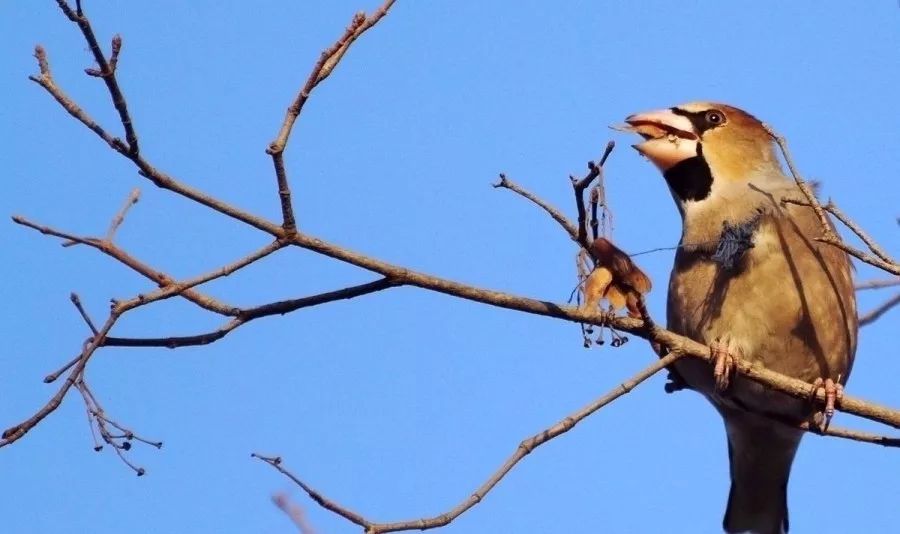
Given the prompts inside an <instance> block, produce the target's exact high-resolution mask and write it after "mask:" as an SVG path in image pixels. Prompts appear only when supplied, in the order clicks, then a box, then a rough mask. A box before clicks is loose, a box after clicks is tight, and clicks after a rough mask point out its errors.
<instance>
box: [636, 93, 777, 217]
mask: <svg viewBox="0 0 900 534" xmlns="http://www.w3.org/2000/svg"><path fill="white" fill-rule="evenodd" d="M625 122H626V123H627V126H626V127H625V129H627V130H629V131H632V132H634V133H637V134H638V135H640V136H641V137H643V138H644V142H642V143H638V144H636V145H633V146H634V148H635V149H636V150H637V151H638V152H640V153H641V154H643V155H644V156H646V157H647V158H648V159H649V160H650V161H652V162H653V163H654V164H655V165H656V166H657V167H658V168H659V170H660V171H661V172H662V174H663V176H664V177H665V179H666V182H667V183H668V184H669V188H670V189H671V190H672V194H673V196H674V197H675V199H676V202H678V204H679V209H680V210H681V211H682V213H684V210H685V208H686V207H687V206H688V205H690V204H701V203H705V201H707V200H714V198H711V197H716V196H717V195H718V196H721V195H724V196H726V197H732V196H734V195H731V194H729V191H734V192H740V193H745V192H746V188H747V185H748V184H749V183H751V182H766V181H769V180H773V179H782V177H783V174H782V171H781V166H780V164H779V162H778V158H777V156H776V155H775V150H774V145H773V141H772V139H771V137H770V135H769V133H768V132H767V131H766V129H765V127H764V126H763V124H762V122H760V121H759V120H758V119H757V118H756V117H754V116H752V115H750V114H749V113H747V112H745V111H742V110H740V109H738V108H735V107H732V106H728V105H725V104H715V103H711V102H691V103H689V104H682V105H679V106H675V107H672V108H669V109H663V110H657V111H648V112H645V113H635V114H634V115H631V116H629V117H628V118H626V119H625Z"/></svg>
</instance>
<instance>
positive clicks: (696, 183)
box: [663, 143, 713, 202]
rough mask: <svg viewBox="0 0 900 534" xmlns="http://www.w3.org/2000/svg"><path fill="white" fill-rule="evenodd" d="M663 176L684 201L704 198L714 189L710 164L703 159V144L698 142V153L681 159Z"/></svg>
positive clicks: (676, 194)
mask: <svg viewBox="0 0 900 534" xmlns="http://www.w3.org/2000/svg"><path fill="white" fill-rule="evenodd" d="M663 177H664V178H665V179H666V182H667V183H668V184H669V187H671V188H672V191H674V192H675V196H677V197H678V198H679V199H681V200H682V201H683V202H686V201H688V200H694V201H697V200H703V199H704V198H706V197H708V196H709V192H710V190H712V182H713V177H712V172H711V171H710V170H709V164H707V163H706V160H705V159H703V145H702V144H700V143H697V155H696V156H694V157H693V158H688V159H686V160H683V161H679V162H678V163H676V164H675V165H674V166H672V168H670V169H669V170H667V171H666V172H664V173H663Z"/></svg>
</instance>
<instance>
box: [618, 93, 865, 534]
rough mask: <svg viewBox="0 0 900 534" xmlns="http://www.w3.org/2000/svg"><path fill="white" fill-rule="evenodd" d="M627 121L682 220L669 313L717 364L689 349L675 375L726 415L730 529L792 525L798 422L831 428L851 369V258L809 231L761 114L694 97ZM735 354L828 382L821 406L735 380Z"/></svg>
mask: <svg viewBox="0 0 900 534" xmlns="http://www.w3.org/2000/svg"><path fill="white" fill-rule="evenodd" d="M625 123H626V126H625V128H626V129H627V130H629V131H631V132H633V133H636V134H638V135H640V136H641V137H642V138H643V142H641V143H638V144H635V145H633V147H634V148H635V149H636V150H637V151H638V152H639V153H640V154H641V155H643V156H644V157H646V158H647V159H648V160H649V161H650V162H652V163H653V164H654V165H655V166H656V167H657V168H658V170H659V171H660V172H661V173H662V175H663V178H664V179H665V182H666V184H667V185H668V188H669V191H670V192H671V194H672V197H673V199H674V201H675V205H676V207H677V209H678V212H679V214H680V215H681V221H682V233H681V240H680V242H679V245H678V248H677V252H676V253H675V260H674V265H673V268H672V272H671V275H670V278H669V287H668V297H667V313H666V319H667V324H668V328H669V329H670V330H672V331H673V332H675V333H678V334H681V335H683V336H686V337H688V338H691V339H693V340H695V341H697V342H700V343H703V344H705V345H707V346H709V348H710V355H711V359H710V362H706V361H703V360H700V359H696V358H682V359H681V360H679V361H677V362H676V364H675V372H676V373H677V375H678V377H679V378H680V379H681V380H683V382H684V384H686V386H687V387H688V388H689V389H693V390H696V391H698V392H699V393H701V394H702V395H704V396H705V397H706V398H707V399H708V400H709V401H710V402H711V404H712V405H713V406H714V407H715V408H716V410H717V411H718V412H719V414H720V415H721V416H722V418H723V420H724V424H725V430H726V436H727V442H728V458H729V472H730V477H731V487H730V491H729V494H728V501H727V506H726V511H725V515H724V519H723V521H722V528H723V529H724V530H725V531H726V532H728V533H736V532H753V533H756V534H781V533H786V532H788V529H789V522H788V506H787V483H788V478H789V476H790V471H791V465H792V463H793V461H794V457H795V454H796V452H797V448H798V446H799V444H800V441H801V438H802V437H803V435H804V433H805V432H804V431H803V430H801V429H800V425H801V424H802V423H804V422H810V421H813V422H814V423H815V424H816V425H820V426H821V428H825V427H826V426H827V424H828V422H829V421H830V418H831V415H832V414H833V413H834V404H835V403H836V402H839V401H840V398H841V396H842V394H843V385H844V384H845V383H846V381H847V378H848V377H849V375H850V371H851V368H852V366H853V358H854V356H855V352H856V341H857V334H858V328H859V327H858V320H857V311H856V300H855V295H854V289H853V280H852V278H853V267H852V265H851V263H850V259H849V257H848V256H847V254H846V253H845V252H844V251H842V250H840V249H839V248H837V247H834V246H832V245H829V244H826V243H822V242H819V241H816V240H815V238H816V237H818V236H821V235H822V231H823V228H822V221H821V219H820V218H819V217H818V216H817V214H816V213H815V211H814V210H813V208H812V207H811V206H810V204H809V202H805V203H804V202H803V200H805V199H806V198H807V197H805V196H804V194H803V192H802V190H801V189H800V187H799V184H798V183H797V182H796V181H795V180H793V179H792V178H791V177H789V176H788V175H787V174H786V173H785V172H784V170H783V167H782V165H781V163H780V160H779V158H778V153H777V152H776V143H775V139H774V138H773V134H772V133H771V131H770V130H769V129H768V128H767V127H766V126H765V125H764V124H763V123H762V122H761V121H760V120H759V119H757V118H756V117H754V116H753V115H751V114H749V113H747V112H745V111H743V110H741V109H738V108H736V107H733V106H730V105H726V104H719V103H713V102H691V103H687V104H682V105H678V106H675V107H671V108H667V109H660V110H655V111H648V112H643V113H636V114H633V115H630V116H629V117H627V118H626V119H625ZM785 199H788V200H790V199H794V200H796V201H798V202H795V203H790V202H785ZM829 224H830V221H829ZM735 358H742V359H745V360H747V361H749V362H751V363H753V364H754V365H761V366H764V367H765V368H766V369H769V370H772V371H776V372H778V373H782V374H785V375H787V376H790V377H793V378H797V379H800V380H803V381H806V382H809V383H811V384H813V385H814V386H815V387H816V389H812V391H814V392H819V391H822V390H823V389H824V392H825V397H826V402H825V406H824V409H822V407H821V405H817V403H816V402H815V399H814V397H811V398H810V399H809V400H802V399H797V398H794V397H790V396H787V395H785V394H783V393H780V392H776V391H773V390H771V389H767V388H765V387H764V386H762V385H761V384H758V383H755V382H753V381H751V380H750V379H748V378H745V377H742V376H733V375H734V373H733V366H734V360H735Z"/></svg>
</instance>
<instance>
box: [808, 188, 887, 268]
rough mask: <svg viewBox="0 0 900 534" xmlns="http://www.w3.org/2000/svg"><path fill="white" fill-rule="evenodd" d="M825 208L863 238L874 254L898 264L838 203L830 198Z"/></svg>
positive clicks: (883, 259)
mask: <svg viewBox="0 0 900 534" xmlns="http://www.w3.org/2000/svg"><path fill="white" fill-rule="evenodd" d="M825 210H826V211H827V212H828V213H831V214H832V215H834V216H835V217H836V218H837V220H839V221H841V222H842V223H844V226H846V227H847V228H849V229H850V230H851V231H852V232H853V233H854V234H856V235H857V236H858V237H859V238H860V239H861V240H862V242H863V243H865V244H866V246H867V247H869V250H871V251H872V253H873V254H875V255H876V256H878V258H880V259H881V260H882V261H884V262H885V263H890V264H893V265H897V262H896V261H895V260H894V259H893V258H891V257H890V256H889V255H888V253H887V252H885V250H884V249H883V248H881V247H880V246H879V245H878V243H876V242H875V240H874V239H872V237H871V236H869V234H868V233H866V231H865V230H863V229H862V227H861V226H860V225H858V224H856V222H855V221H854V220H853V219H851V218H850V217H848V216H847V214H846V213H844V212H843V211H841V209H840V208H838V207H837V204H835V203H834V202H832V201H830V200H829V201H828V204H826V205H825Z"/></svg>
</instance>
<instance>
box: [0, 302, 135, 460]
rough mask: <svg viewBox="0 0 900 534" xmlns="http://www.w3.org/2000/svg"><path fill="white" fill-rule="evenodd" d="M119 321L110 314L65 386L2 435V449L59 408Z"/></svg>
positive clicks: (86, 348)
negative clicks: (33, 412) (32, 413)
mask: <svg viewBox="0 0 900 534" xmlns="http://www.w3.org/2000/svg"><path fill="white" fill-rule="evenodd" d="M118 320H119V315H118V314H116V313H114V312H111V313H110V314H109V318H108V319H107V320H106V322H105V323H104V324H103V326H102V327H101V328H100V329H99V331H98V332H97V335H96V336H94V338H93V339H92V340H91V341H90V342H89V343H88V344H87V345H86V346H85V348H84V351H83V352H82V353H81V356H80V357H79V359H78V362H77V363H76V364H75V366H74V367H73V368H72V370H71V371H70V372H69V376H68V377H67V378H66V380H65V382H63V385H62V386H61V387H60V388H59V390H57V392H56V393H55V394H54V395H53V396H52V397H51V398H50V400H49V401H47V403H46V404H44V406H42V407H41V408H40V409H38V411H37V412H36V413H35V414H34V415H32V416H31V417H29V418H28V419H26V420H25V421H22V422H21V423H19V424H17V425H14V426H11V427H9V428H7V429H6V430H5V431H4V432H3V434H2V435H0V447H5V446H7V445H9V444H11V443H15V442H16V441H18V440H19V439H21V438H22V436H24V435H25V434H26V433H28V431H29V430H31V429H32V428H34V427H35V426H37V424H38V423H40V422H41V421H43V420H44V418H45V417H47V416H48V415H50V414H51V413H53V412H54V411H56V409H57V408H59V405H60V404H61V403H62V401H63V398H65V396H66V394H67V393H68V392H69V390H70V389H71V388H72V386H73V385H74V384H75V382H76V381H77V380H79V379H80V376H81V373H82V371H84V367H85V366H86V365H87V362H88V360H90V358H91V356H92V355H93V354H94V352H95V351H96V350H97V348H98V347H99V346H100V344H101V343H102V342H103V338H104V337H105V336H106V334H107V333H109V331H110V329H112V327H113V325H115V324H116V321H118Z"/></svg>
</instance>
